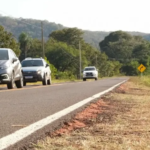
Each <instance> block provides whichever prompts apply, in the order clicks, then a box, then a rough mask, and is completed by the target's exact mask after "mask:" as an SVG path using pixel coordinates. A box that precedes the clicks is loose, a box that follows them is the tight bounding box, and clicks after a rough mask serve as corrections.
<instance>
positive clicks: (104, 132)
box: [34, 79, 150, 150]
mask: <svg viewBox="0 0 150 150" xmlns="http://www.w3.org/2000/svg"><path fill="white" fill-rule="evenodd" d="M134 80H135V79H134ZM134 80H133V79H131V80H129V81H128V82H127V83H125V84H123V85H122V86H121V87H119V88H118V89H116V90H115V91H113V92H111V93H110V94H108V95H106V96H105V97H103V98H102V99H101V101H102V102H103V104H105V105H99V106H95V107H97V109H98V110H99V112H98V113H95V114H96V117H92V116H91V117H90V116H89V117H86V119H85V117H84V113H83V112H82V113H80V114H77V116H80V117H78V118H76V119H77V120H78V121H80V122H81V123H84V124H85V127H83V128H74V130H73V131H72V132H63V133H62V134H52V135H51V136H50V137H47V138H46V139H44V140H43V141H39V142H38V144H37V145H34V148H35V150H150V142H149V141H150V111H149V110H150V92H149V91H150V88H149V87H146V86H144V84H143V85H141V83H139V82H135V81H134ZM94 105H95V104H94ZM94 105H93V106H94ZM87 111H88V110H87ZM81 114H82V115H83V116H81ZM74 119H75V118H74ZM66 126H67V125H66ZM66 126H65V127H66ZM62 129H63V128H62Z"/></svg>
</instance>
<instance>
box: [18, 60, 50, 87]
mask: <svg viewBox="0 0 150 150" xmlns="http://www.w3.org/2000/svg"><path fill="white" fill-rule="evenodd" d="M21 64H22V71H23V76H24V86H26V83H27V82H37V81H42V83H43V85H50V84H51V69H50V66H49V65H48V64H47V63H46V61H45V60H44V59H43V58H26V59H24V60H23V61H22V62H21Z"/></svg>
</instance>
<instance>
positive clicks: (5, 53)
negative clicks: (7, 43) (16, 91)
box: [0, 48, 23, 89]
mask: <svg viewBox="0 0 150 150" xmlns="http://www.w3.org/2000/svg"><path fill="white" fill-rule="evenodd" d="M0 84H7V88H8V89H13V88H14V87H15V84H16V87H17V88H22V87H23V75H22V68H21V63H20V61H19V59H18V57H17V56H16V54H15V53H14V51H13V50H12V49H9V48H0Z"/></svg>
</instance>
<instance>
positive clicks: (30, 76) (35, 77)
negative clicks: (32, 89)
mask: <svg viewBox="0 0 150 150" xmlns="http://www.w3.org/2000/svg"><path fill="white" fill-rule="evenodd" d="M23 77H24V81H25V82H37V81H43V75H42V74H37V73H36V72H33V73H27V72H23Z"/></svg>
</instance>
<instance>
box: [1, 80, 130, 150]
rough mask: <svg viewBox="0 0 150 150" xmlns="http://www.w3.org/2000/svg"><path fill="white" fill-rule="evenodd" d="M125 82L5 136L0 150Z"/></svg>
mask: <svg viewBox="0 0 150 150" xmlns="http://www.w3.org/2000/svg"><path fill="white" fill-rule="evenodd" d="M126 81H127V80H124V81H122V82H120V83H118V84H116V85H114V86H112V87H111V88H109V89H107V90H105V91H103V92H100V93H98V94H95V95H93V96H92V97H89V98H87V99H84V100H82V101H80V102H78V103H76V104H74V105H72V106H70V107H68V108H66V109H63V110H61V111H59V112H57V113H55V114H53V115H51V116H48V117H46V118H44V119H42V120H40V121H37V122H35V123H33V124H31V125H29V126H27V127H25V128H22V129H20V130H18V131H16V132H14V133H12V134H10V135H7V136H5V137H3V138H1V139H0V150H3V149H5V148H8V147H9V146H11V145H13V144H15V143H17V142H19V141H21V140H23V139H24V138H26V137H27V136H29V135H31V134H32V133H34V132H36V131H37V130H39V129H42V128H43V127H44V126H46V125H48V124H50V123H52V122H54V121H55V120H57V119H59V118H61V117H63V116H65V115H67V114H68V113H70V112H72V111H74V110H76V109H77V108H79V107H81V106H83V105H85V104H87V103H89V102H90V101H92V100H94V99H96V98H99V97H100V96H102V95H104V94H106V93H108V92H110V91H111V90H113V89H114V88H115V87H117V86H119V85H121V84H122V83H124V82H126Z"/></svg>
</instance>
